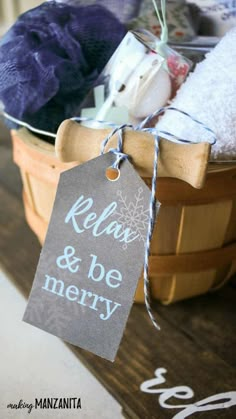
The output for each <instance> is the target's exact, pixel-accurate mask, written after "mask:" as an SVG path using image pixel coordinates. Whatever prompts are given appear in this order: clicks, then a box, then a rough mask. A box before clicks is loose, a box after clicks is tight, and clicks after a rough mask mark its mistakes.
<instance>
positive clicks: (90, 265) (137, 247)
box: [23, 153, 150, 361]
mask: <svg viewBox="0 0 236 419" xmlns="http://www.w3.org/2000/svg"><path fill="white" fill-rule="evenodd" d="M114 160H115V156H114V154H113V153H107V154H104V155H102V156H100V157H97V158H95V159H93V160H90V161H89V162H88V163H85V164H83V165H80V166H77V167H75V168H73V169H70V170H68V171H66V172H63V173H62V174H61V177H60V181H59V185H58V189H57V194H56V199H55V203H54V208H53V212H52V216H51V220H50V224H49V228H48V232H47V237H46V240H45V244H44V247H43V250H42V252H41V255H40V260H39V264H38V267H37V271H36V275H35V280H34V284H33V287H32V290H31V294H30V298H29V302H28V305H27V308H26V311H25V314H24V318H23V320H24V321H25V322H27V323H30V324H32V325H34V326H37V327H39V328H40V329H43V330H45V331H47V332H49V333H51V334H53V335H56V336H58V337H60V338H62V339H64V340H65V341H67V342H70V343H72V344H73V345H77V346H79V347H81V348H84V349H87V350H88V351H90V352H93V353H95V354H97V355H99V356H101V357H103V358H106V359H108V360H110V361H113V360H114V359H115V356H116V353H117V350H118V347H119V344H120V341H121V338H122V335H123V331H124V328H125V324H126V321H127V318H128V315H129V312H130V309H131V306H132V303H133V298H134V293H135V290H136V286H137V282H138V279H139V277H140V275H141V271H142V267H143V259H144V248H145V242H146V236H147V228H148V219H149V201H150V190H149V189H148V187H147V186H146V185H145V183H144V182H143V180H142V179H141V178H140V177H139V175H138V174H137V173H136V171H135V170H134V168H133V166H132V165H131V164H130V163H129V161H128V160H126V161H124V162H122V163H121V175H120V178H119V179H118V180H117V181H115V182H114V181H113V182H112V181H110V180H108V179H107V178H106V176H105V172H106V169H107V168H108V167H109V166H111V164H112V163H113V162H114Z"/></svg>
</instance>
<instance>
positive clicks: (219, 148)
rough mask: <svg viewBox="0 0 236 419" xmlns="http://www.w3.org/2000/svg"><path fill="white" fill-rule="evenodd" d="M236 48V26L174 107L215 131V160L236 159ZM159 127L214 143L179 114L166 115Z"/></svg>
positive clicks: (191, 78)
mask: <svg viewBox="0 0 236 419" xmlns="http://www.w3.org/2000/svg"><path fill="white" fill-rule="evenodd" d="M235 45H236V27H234V28H233V29H231V30H230V31H229V32H228V33H227V34H226V35H225V36H224V37H223V38H222V40H221V41H220V42H219V44H217V46H216V47H215V48H214V49H213V50H212V51H211V52H210V53H209V54H207V55H206V58H205V60H204V61H202V62H201V63H199V64H198V65H197V66H196V68H195V70H194V72H193V73H191V74H190V75H189V77H188V78H187V80H186V81H185V83H184V84H183V85H182V86H181V88H180V89H179V91H178V93H177V95H176V97H175V99H174V100H173V102H172V106H174V107H176V108H178V109H181V110H184V111H186V112H188V113H189V114H190V115H192V116H193V117H195V118H196V119H198V120H200V121H201V122H203V123H204V124H205V125H207V126H208V127H209V128H211V129H212V130H213V131H214V132H215V134H216V136H217V143H216V144H215V145H214V146H213V147H212V152H211V158H212V159H220V160H228V159H236V47H235ZM157 127H158V129H160V130H166V131H171V132H172V133H174V134H175V135H177V136H179V137H181V138H186V139H190V140H195V141H208V140H210V134H209V133H208V132H206V131H204V130H203V129H202V128H201V127H200V126H199V125H198V124H195V123H194V122H193V121H191V120H190V119H189V118H186V117H184V116H182V115H180V114H179V113H177V112H172V111H168V112H166V114H165V115H164V116H163V118H161V120H160V121H159V122H158V124H157ZM172 127H174V132H173V129H172Z"/></svg>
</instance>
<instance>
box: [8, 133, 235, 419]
mask: <svg viewBox="0 0 236 419" xmlns="http://www.w3.org/2000/svg"><path fill="white" fill-rule="evenodd" d="M0 203H1V205H0V264H1V267H2V268H3V269H4V270H5V271H7V273H8V274H9V276H10V278H11V280H12V281H13V282H14V284H15V285H16V286H17V287H18V289H19V290H20V291H21V292H22V293H23V294H24V296H25V297H27V296H28V295H29V292H30V288H31V285H32V281H33V278H34V273H35V269H36V265H37V261H38V258H39V253H40V250H41V248H40V245H39V243H38V241H37V239H36V237H35V236H34V235H33V233H32V232H31V231H30V229H29V228H28V226H27V224H26V222H25V219H24V211H23V205H22V201H21V182H20V178H19V173H18V169H17V168H16V167H15V166H14V165H13V163H12V162H11V150H10V141H9V142H8V141H3V140H1V139H0ZM235 284H236V281H235V280H233V281H231V282H230V283H229V284H228V285H227V287H225V288H223V289H221V290H219V291H217V292H216V293H214V294H213V293H212V294H208V295H205V296H201V297H198V298H195V299H191V300H187V301H184V302H181V303H176V304H173V305H172V306H168V307H164V306H161V305H160V304H158V303H155V304H154V310H155V312H156V314H157V315H158V318H159V322H160V325H161V331H160V332H159V333H157V332H156V331H155V329H154V328H153V327H152V325H151V323H150V320H149V318H148V315H147V313H146V310H145V307H144V306H142V305H137V304H135V305H134V306H133V309H132V311H131V315H130V317H129V320H128V324H127V327H126V330H125V334H124V337H123V339H122V343H121V346H120V349H119V351H118V356H117V359H116V361H115V363H110V362H108V361H105V360H103V359H100V358H98V357H96V356H94V355H92V354H90V353H89V352H86V351H84V350H81V349H79V348H76V347H73V346H71V345H68V346H69V347H70V348H71V349H72V350H73V352H74V353H75V354H76V356H78V358H80V359H81V360H82V361H83V363H84V364H85V365H86V366H87V367H88V368H89V370H90V371H92V373H93V374H94V375H95V376H96V377H97V378H98V379H99V381H100V382H101V383H102V384H103V385H104V386H105V387H106V388H107V390H108V391H109V392H110V393H111V394H112V395H113V396H114V397H115V398H116V399H117V400H118V402H119V403H120V404H121V406H122V407H123V412H124V416H126V417H128V418H140V419H145V418H147V419H152V418H157V419H162V418H163V419H165V418H166V419H170V418H173V417H174V415H175V414H177V413H178V411H179V410H178V409H163V408H162V407H160V405H159V402H158V395H155V394H146V393H143V392H141V391H140V385H141V384H142V382H144V381H146V380H149V379H151V378H153V377H154V371H155V370H156V369H157V368H166V369H167V371H168V372H167V374H166V383H165V384H163V385H161V386H160V387H165V388H169V387H175V386H180V385H184V386H189V387H191V388H192V390H193V391H194V399H193V400H178V401H177V400H175V399H171V400H170V403H174V404H189V403H191V402H193V401H195V402H196V401H200V400H202V399H204V398H206V397H208V396H211V395H214V394H218V393H223V392H227V391H233V390H234V391H236V374H235V372H236V353H235V347H236V336H235V324H236V314H235V302H236V285H235ZM63 379H66V377H63ZM68 379H69V378H68ZM191 417H196V418H206V419H214V418H219V419H220V418H227V419H233V418H236V408H235V407H231V408H230V409H225V410H215V411H210V412H201V413H197V414H194V415H192V416H191Z"/></svg>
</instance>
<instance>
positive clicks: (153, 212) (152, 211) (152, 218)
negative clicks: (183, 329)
mask: <svg viewBox="0 0 236 419" xmlns="http://www.w3.org/2000/svg"><path fill="white" fill-rule="evenodd" d="M167 110H172V111H176V112H179V113H181V114H183V115H185V116H187V117H188V118H190V119H192V121H194V122H196V123H197V124H199V125H201V126H202V127H203V128H204V129H205V130H207V131H209V132H210V133H211V134H212V138H213V141H212V142H211V143H210V144H211V145H214V144H215V143H216V137H215V134H214V132H213V131H212V130H211V129H210V128H208V127H207V126H206V125H204V124H203V123H202V122H200V121H198V120H197V119H195V118H193V117H192V116H191V115H189V114H188V113H187V112H185V111H182V110H180V109H177V108H174V107H173V106H167V107H162V108H160V109H158V110H157V111H156V112H154V113H152V114H151V115H149V116H148V117H147V118H145V119H144V120H143V121H142V122H141V123H140V124H138V125H137V126H136V127H134V126H133V125H132V124H123V125H121V126H117V124H114V123H111V122H107V121H98V120H94V119H93V118H86V117H73V118H70V119H71V120H72V121H78V122H83V121H84V122H85V121H86V122H95V121H96V122H98V123H101V124H103V125H107V126H109V127H113V128H114V129H113V131H112V132H111V133H110V134H109V135H108V136H107V137H106V138H105V139H104V141H103V142H102V145H101V154H103V153H104V151H105V147H106V145H107V143H108V141H109V140H110V139H111V137H112V136H113V135H115V134H118V143H117V148H116V149H110V150H109V151H110V152H112V153H114V155H115V156H116V160H115V161H114V163H113V165H112V167H113V168H115V169H117V170H120V165H121V162H122V161H124V160H125V159H127V158H128V157H129V156H128V155H127V154H125V153H123V132H124V130H125V129H127V128H129V129H132V130H134V131H143V132H149V133H150V134H152V135H153V137H154V159H153V176H152V185H151V196H150V205H149V222H148V232H147V237H146V245H145V254H144V268H143V277H144V298H145V305H146V309H147V312H148V314H149V317H150V319H151V321H152V323H153V325H154V327H155V328H156V329H157V330H160V326H159V324H158V322H157V321H156V319H155V316H154V314H153V311H152V308H151V300H150V283H149V256H150V247H151V239H152V234H153V229H154V225H155V222H156V217H157V214H158V212H159V209H160V205H161V204H160V203H159V202H158V205H157V200H156V184H157V174H158V154H159V140H160V137H161V136H164V137H167V138H168V139H169V140H170V141H173V142H177V143H185V144H196V142H195V141H191V140H186V139H183V138H179V137H177V136H176V135H174V134H172V133H170V132H168V131H161V130H157V129H156V128H145V126H146V125H147V124H148V123H149V122H150V121H151V120H152V119H153V118H154V117H157V116H159V115H161V114H162V113H164V112H165V111H167ZM1 113H2V114H3V116H5V118H6V119H9V120H11V121H13V122H15V123H17V124H18V125H22V126H24V127H26V128H28V129H29V130H31V131H32V132H35V133H39V134H43V135H46V136H50V137H53V138H56V134H54V133H51V132H46V131H42V130H39V129H37V128H35V127H32V126H31V125H29V124H27V123H25V122H23V121H20V120H18V119H16V118H14V117H12V116H11V115H9V114H7V113H6V112H4V111H2V112H1Z"/></svg>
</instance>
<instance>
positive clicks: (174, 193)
mask: <svg viewBox="0 0 236 419" xmlns="http://www.w3.org/2000/svg"><path fill="white" fill-rule="evenodd" d="M12 139H13V148H14V161H15V163H16V164H17V165H18V166H19V167H20V171H21V176H22V180H23V201H24V207H25V215H26V219H27V222H28V224H29V225H30V227H31V228H32V230H33V231H34V233H35V234H36V235H37V236H38V238H39V241H40V243H43V241H44V238H45V235H46V231H47V226H48V222H49V219H50V214H51V211H52V205H53V201H54V198H55V193H56V186H57V183H58V180H59V174H60V172H61V171H63V170H66V169H68V168H71V167H73V166H75V165H76V163H61V162H59V160H58V159H57V158H56V156H55V150H54V147H53V146H52V145H50V144H48V143H46V142H44V141H42V140H40V139H38V138H37V137H35V136H33V135H32V134H30V133H29V132H27V131H26V130H25V129H21V130H19V131H17V132H16V131H13V132H12ZM144 180H145V182H146V183H147V184H148V185H150V182H151V180H150V179H144ZM157 196H158V199H159V200H160V201H161V202H162V206H161V210H160V214H159V217H158V222H157V225H156V228H155V231H154V235H153V239H152V256H151V257H150V280H151V290H152V295H153V297H154V298H157V299H159V300H161V301H162V302H163V303H165V304H169V303H171V302H174V301H178V300H181V299H185V298H189V297H193V296H196V295H200V294H203V293H205V292H207V291H209V290H213V289H216V288H218V287H220V286H222V285H223V284H224V283H225V282H226V281H227V280H228V279H229V278H230V277H231V276H232V275H233V274H234V273H235V272H236V165H224V166H222V165H216V164H210V165H209V167H208V174H207V179H206V184H205V186H204V188H203V189H201V190H198V189H194V188H192V187H191V186H189V185H188V184H187V183H185V182H183V181H181V180H177V179H171V178H160V179H159V181H158V188H157ZM136 301H138V302H143V281H142V279H140V281H139V285H138V288H137V292H136Z"/></svg>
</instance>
